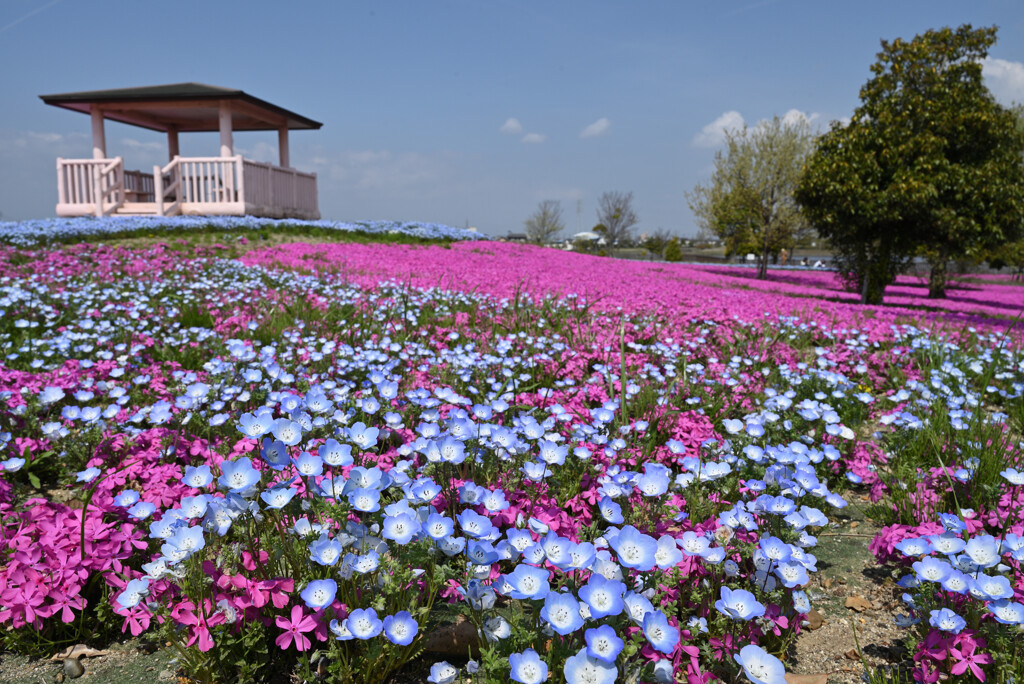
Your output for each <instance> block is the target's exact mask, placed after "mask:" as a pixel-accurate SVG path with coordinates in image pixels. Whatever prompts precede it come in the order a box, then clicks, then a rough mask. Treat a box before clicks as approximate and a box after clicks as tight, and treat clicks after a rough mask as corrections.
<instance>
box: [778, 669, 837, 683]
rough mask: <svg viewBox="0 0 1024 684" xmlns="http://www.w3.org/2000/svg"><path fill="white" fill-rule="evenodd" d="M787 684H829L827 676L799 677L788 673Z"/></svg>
mask: <svg viewBox="0 0 1024 684" xmlns="http://www.w3.org/2000/svg"><path fill="white" fill-rule="evenodd" d="M786 684H828V675H827V674H816V675H798V674H793V673H791V672H787V673H786Z"/></svg>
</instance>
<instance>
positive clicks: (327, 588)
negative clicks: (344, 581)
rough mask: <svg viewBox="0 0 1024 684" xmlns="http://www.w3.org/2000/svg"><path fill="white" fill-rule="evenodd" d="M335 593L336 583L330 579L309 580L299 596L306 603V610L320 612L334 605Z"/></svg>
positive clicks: (336, 591)
mask: <svg viewBox="0 0 1024 684" xmlns="http://www.w3.org/2000/svg"><path fill="white" fill-rule="evenodd" d="M337 593H338V583H337V582H335V581H334V580H332V579H323V580H310V582H309V584H307V585H306V588H305V589H303V590H302V592H301V593H300V594H299V596H301V597H302V600H303V601H305V602H306V606H307V607H308V608H312V609H313V610H322V609H323V608H325V607H327V606H329V605H331V604H332V603H334V597H335V596H336V595H337Z"/></svg>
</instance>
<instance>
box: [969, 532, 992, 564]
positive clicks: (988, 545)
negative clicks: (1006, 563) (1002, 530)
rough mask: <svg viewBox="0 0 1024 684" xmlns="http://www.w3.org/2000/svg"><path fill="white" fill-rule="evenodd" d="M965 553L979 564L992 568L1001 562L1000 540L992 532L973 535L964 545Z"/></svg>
mask: <svg viewBox="0 0 1024 684" xmlns="http://www.w3.org/2000/svg"><path fill="white" fill-rule="evenodd" d="M964 553H965V554H967V557H968V558H970V559H971V560H972V561H974V562H975V563H976V564H977V565H980V566H981V567H983V568H991V567H992V566H993V565H998V563H999V559H1000V554H999V542H998V541H997V540H996V538H995V537H993V536H992V535H990V534H983V535H979V536H976V537H971V538H970V540H968V542H967V545H966V546H965V547H964Z"/></svg>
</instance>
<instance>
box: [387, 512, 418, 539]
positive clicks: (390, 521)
mask: <svg viewBox="0 0 1024 684" xmlns="http://www.w3.org/2000/svg"><path fill="white" fill-rule="evenodd" d="M381 528H382V530H383V531H382V533H381V537H383V538H384V539H392V540H394V541H395V543H396V544H399V545H402V546H404V545H406V544H408V543H409V542H410V541H412V538H413V535H415V534H418V533H419V531H420V522H419V520H417V519H416V518H414V517H413V516H412V515H410V514H408V513H399V514H398V515H389V516H387V517H385V518H384V522H383V525H382V526H381Z"/></svg>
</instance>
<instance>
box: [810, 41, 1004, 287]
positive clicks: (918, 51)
mask: <svg viewBox="0 0 1024 684" xmlns="http://www.w3.org/2000/svg"><path fill="white" fill-rule="evenodd" d="M995 40H996V29H995V28H994V27H993V28H982V29H973V28H972V27H971V26H970V25H964V26H960V27H959V28H957V29H955V30H954V29H950V28H944V29H941V30H936V31H927V32H925V33H923V34H921V35H918V36H915V37H914V39H913V40H910V41H904V40H902V39H896V40H894V41H892V42H888V41H882V51H881V52H879V53H878V61H877V62H875V64H873V65H872V67H871V71H872V74H873V76H872V78H871V79H870V80H869V81H868V82H867V83H866V84H865V85H864V87H862V88H861V90H860V100H861V104H860V106H859V107H858V108H857V109H856V110H855V112H854V114H853V117H852V118H851V120H850V122H849V123H848V124H842V123H833V124H832V126H831V129H830V130H829V131H828V132H827V133H826V134H825V135H823V136H821V137H820V138H819V139H818V143H817V146H816V149H815V151H814V153H813V154H812V155H811V156H810V158H809V159H808V161H807V164H806V166H805V170H804V175H803V178H802V180H801V182H800V185H799V187H798V188H797V192H796V197H797V200H798V201H799V202H800V204H801V205H802V206H803V208H804V212H805V214H806V215H807V217H808V218H809V219H810V220H811V222H812V223H813V224H814V225H815V227H816V228H817V229H818V232H819V233H820V234H821V236H822V237H825V238H827V239H828V240H829V241H830V242H831V243H832V245H833V248H834V249H835V251H836V260H837V263H838V265H839V267H840V270H841V272H842V273H843V274H844V276H845V277H846V279H847V282H848V283H850V284H851V285H852V286H855V287H857V288H858V290H859V291H860V293H861V301H862V302H865V303H881V301H882V297H883V294H884V292H885V287H886V286H887V285H888V284H889V283H891V282H892V281H893V279H894V278H895V276H896V274H897V273H898V272H899V271H900V270H901V269H902V268H903V267H904V266H905V265H906V264H907V263H908V261H909V260H910V259H911V258H912V257H913V256H914V255H915V254H924V255H925V256H927V257H928V260H929V262H930V264H931V265H932V270H931V277H930V278H929V294H930V295H931V296H934V297H941V296H943V295H944V290H945V282H946V263H947V262H948V261H949V260H950V259H951V258H954V257H961V256H972V255H973V256H976V255H980V254H981V253H983V252H984V251H985V250H987V249H989V248H991V247H992V246H994V245H998V244H1000V243H1002V242H1005V241H1007V240H1012V239H1015V237H1016V236H1017V235H1019V234H1020V231H1021V218H1022V215H1024V167H1022V164H1021V152H1022V150H1024V136H1022V135H1021V133H1020V131H1019V130H1018V129H1017V127H1016V125H1015V121H1014V119H1015V117H1014V115H1013V113H1012V112H1010V111H1009V110H1007V109H1006V108H1004V107H1002V106H1000V105H999V104H998V103H997V102H996V101H995V99H994V98H993V97H992V94H991V93H990V92H989V91H988V89H987V88H986V87H985V84H984V82H983V81H982V77H981V60H983V59H984V58H985V57H986V56H987V54H988V50H989V48H990V47H991V46H992V45H993V44H994V43H995Z"/></svg>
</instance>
